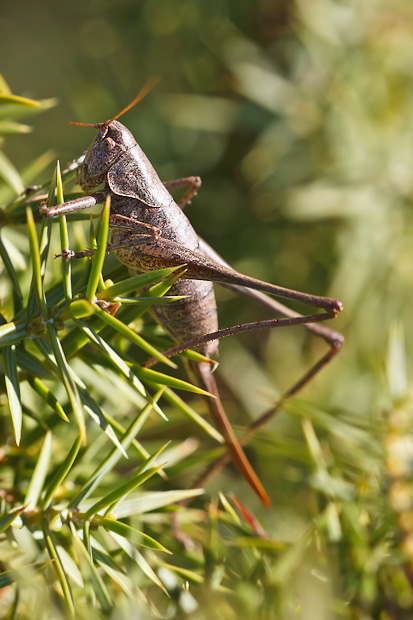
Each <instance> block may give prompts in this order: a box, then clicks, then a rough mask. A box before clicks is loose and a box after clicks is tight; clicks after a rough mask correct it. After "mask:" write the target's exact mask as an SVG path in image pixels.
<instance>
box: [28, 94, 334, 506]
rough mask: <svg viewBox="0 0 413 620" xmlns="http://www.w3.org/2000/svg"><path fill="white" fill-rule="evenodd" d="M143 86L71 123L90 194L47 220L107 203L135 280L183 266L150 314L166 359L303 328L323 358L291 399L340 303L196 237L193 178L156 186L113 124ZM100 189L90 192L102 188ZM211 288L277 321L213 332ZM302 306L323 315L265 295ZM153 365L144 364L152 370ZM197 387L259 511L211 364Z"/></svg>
mask: <svg viewBox="0 0 413 620" xmlns="http://www.w3.org/2000/svg"><path fill="white" fill-rule="evenodd" d="M149 88H150V87H149V86H145V87H144V88H143V89H142V91H141V92H140V93H139V95H138V96H137V97H136V98H135V99H134V101H133V102H132V103H131V104H129V106H127V107H126V108H125V109H124V110H122V112H120V113H119V114H117V115H116V116H115V117H114V118H112V119H110V120H108V121H106V122H104V123H96V124H84V123H74V124H76V125H82V126H86V127H93V128H95V129H97V130H98V131H97V135H96V136H95V138H94V140H93V142H92V144H91V145H90V147H89V149H88V151H87V153H86V156H85V158H84V161H83V164H82V165H81V166H80V168H79V169H78V170H77V173H78V174H77V181H78V183H79V185H80V186H81V188H82V189H83V191H84V192H90V191H92V193H90V194H87V195H85V196H83V197H80V198H77V199H75V200H71V201H69V202H65V203H64V204H61V205H57V206H54V207H50V208H48V207H46V206H41V207H40V211H41V213H42V214H43V215H45V216H47V217H54V216H57V215H63V214H66V213H71V212H74V211H78V210H81V209H86V208H88V207H91V206H93V205H95V204H101V203H104V202H105V199H106V197H107V196H108V195H110V197H111V214H110V220H109V223H110V226H111V228H112V229H113V230H112V237H111V244H110V245H109V246H108V250H114V251H115V254H116V256H117V258H118V259H119V260H120V261H121V262H122V263H124V264H125V265H127V266H128V268H129V269H130V271H132V272H135V273H140V272H145V271H149V270H153V269H160V268H164V267H170V266H175V265H183V264H184V265H185V267H186V273H185V274H184V276H183V277H181V278H179V279H178V280H177V281H176V282H175V283H174V285H173V287H172V288H171V290H170V294H171V295H180V296H184V297H183V298H182V299H180V300H178V301H174V302H172V303H170V304H158V305H154V306H153V307H152V310H151V312H152V314H153V316H154V317H155V319H156V320H157V321H158V323H160V324H161V325H162V326H163V327H164V328H165V330H166V331H167V332H168V333H169V334H170V335H171V336H172V338H173V339H174V341H175V342H176V343H177V346H175V347H172V348H171V349H168V350H167V351H166V353H165V354H166V355H173V354H176V353H178V352H181V351H184V350H185V349H187V348H192V347H195V346H198V347H200V350H201V351H202V353H203V354H204V355H205V356H207V357H211V356H214V355H216V354H217V353H218V339H219V338H221V337H224V336H227V335H233V334H236V333H240V332H243V331H251V330H254V329H262V328H265V327H285V326H288V325H304V327H305V328H306V329H308V330H310V331H311V332H313V333H314V334H316V335H317V336H319V337H321V338H323V339H324V340H325V341H326V342H327V344H328V345H329V347H330V349H329V351H328V352H327V353H326V354H325V355H324V356H323V357H322V358H321V359H320V360H319V361H318V362H317V363H316V364H314V366H313V367H312V368H311V369H310V370H309V371H308V372H307V373H306V374H305V375H304V376H303V377H302V378H301V379H300V380H299V381H298V382H297V383H296V384H295V385H294V386H293V387H292V388H291V389H290V390H289V391H288V392H287V393H286V395H285V396H284V399H283V401H284V400H285V398H287V397H289V396H291V395H292V394H295V393H297V392H298V391H299V390H300V389H301V388H302V387H303V386H304V385H305V384H306V383H308V382H309V381H310V379H312V377H314V375H315V374H316V373H318V372H319V371H320V370H321V369H322V368H323V367H324V366H325V365H326V364H327V363H328V362H329V361H330V360H331V359H332V358H333V357H334V356H335V355H336V353H337V352H338V351H339V349H340V346H341V343H342V342H343V337H342V335H341V334H339V333H338V332H335V331H333V330H330V329H328V328H326V327H324V326H321V325H317V324H316V323H318V322H320V321H324V320H326V319H331V318H334V317H335V316H336V315H337V314H338V313H339V312H340V311H341V310H342V304H341V302H340V301H338V300H336V299H330V298H327V297H319V296H316V295H308V294H306V293H301V292H298V291H294V290H290V289H286V288H283V287H279V286H276V285H274V284H269V283H267V282H262V281H260V280H257V279H255V278H251V277H248V276H246V275H244V274H241V273H238V272H236V271H234V270H233V269H231V267H229V265H228V264H227V263H225V261H224V260H223V259H222V258H221V257H220V256H219V255H218V254H217V253H216V252H215V251H214V250H213V249H212V248H211V247H210V246H209V245H208V244H207V243H206V242H205V241H203V240H202V239H201V238H200V237H198V235H197V234H196V232H195V230H194V229H193V227H192V226H191V224H190V222H189V220H188V218H187V217H186V215H185V214H184V212H183V210H182V208H183V206H185V204H186V203H188V202H189V201H190V199H191V198H192V196H193V195H194V194H195V193H196V190H197V188H198V187H199V186H200V179H199V177H189V178H187V179H178V180H177V181H171V182H169V183H162V181H161V180H160V179H159V177H158V175H157V173H156V171H155V169H154V168H153V166H152V165H151V163H150V162H149V160H148V158H147V157H146V155H145V154H144V152H143V151H142V149H141V148H140V147H139V145H138V144H137V142H136V140H135V138H134V137H133V136H132V134H131V132H130V131H129V130H128V129H127V128H126V127H125V126H124V125H123V124H122V123H120V122H119V121H118V120H117V119H118V118H119V117H120V116H121V115H122V114H124V113H125V112H126V111H127V110H129V109H130V108H131V107H132V106H133V105H135V104H136V103H137V102H138V101H139V100H140V99H142V98H143V96H144V95H145V94H146V92H147V91H148V90H149ZM102 183H103V184H104V187H103V189H98V190H97V191H93V190H95V189H96V188H98V186H100V185H101V184H102ZM181 186H189V189H188V190H187V192H186V193H185V195H184V197H183V199H182V200H181V201H180V203H179V204H178V203H176V202H175V201H174V199H173V198H172V196H171V194H170V193H169V191H168V190H169V189H173V188H175V187H181ZM91 254H93V250H89V251H85V252H79V253H73V252H71V251H69V250H68V251H66V254H65V256H66V258H71V257H79V258H80V257H84V256H88V255H91ZM213 282H217V283H220V284H222V285H223V286H225V287H228V288H231V289H233V290H235V291H237V292H240V293H243V294H245V295H247V296H249V297H251V298H253V299H255V300H256V301H258V302H259V303H261V304H264V305H266V306H267V307H269V308H271V310H272V311H274V312H276V313H277V314H278V315H281V317H283V318H279V319H271V320H268V321H260V322H256V323H249V324H245V325H237V326H234V327H231V328H227V329H223V330H219V329H218V319H217V308H216V301H215V294H214V289H213ZM268 293H269V294H271V295H275V296H277V297H282V298H287V299H293V300H297V301H301V302H303V303H306V304H308V305H310V306H313V307H315V308H321V309H322V310H323V312H321V313H318V314H309V315H305V316H302V315H299V314H298V313H296V312H294V311H292V310H291V309H289V308H288V307H286V306H284V305H283V304H281V303H280V302H278V301H276V300H274V299H272V298H271V297H269V296H268V295H267V294H268ZM155 362H156V360H155V361H154V360H149V361H148V363H147V365H148V366H150V365H153V364H154V363H155ZM191 369H192V371H196V372H197V374H198V377H200V379H201V381H202V383H203V385H204V387H205V388H206V389H207V391H208V392H210V393H211V394H213V395H214V396H215V398H209V399H208V406H209V410H210V413H211V415H212V417H213V419H214V423H215V424H216V426H217V428H218V430H219V431H220V432H221V434H222V435H223V437H224V438H225V442H226V445H227V447H228V452H229V456H230V457H231V458H232V460H233V461H234V463H235V465H236V466H237V468H238V469H239V471H240V472H241V473H242V475H243V476H244V477H245V479H246V480H247V481H248V483H249V484H250V485H251V487H252V488H253V489H254V491H255V492H256V493H257V494H258V496H259V497H260V498H261V500H262V501H263V502H264V504H265V505H266V506H269V505H270V499H269V497H268V494H267V492H266V490H265V489H264V487H263V485H262V483H261V482H260V480H259V478H258V476H257V475H256V473H255V472H254V470H253V468H252V467H251V465H250V463H249V461H248V460H247V458H246V456H245V454H244V451H243V449H242V448H241V445H240V443H239V441H238V440H237V438H236V436H235V434H234V431H233V430H232V427H231V425H230V423H229V421H228V418H227V416H226V414H225V412H224V409H223V407H222V404H221V400H220V398H219V394H218V390H217V386H216V382H215V379H214V376H213V374H212V368H211V365H210V364H209V363H207V362H200V363H194V362H191ZM275 410H276V409H274V410H272V412H270V413H269V414H267V416H264V417H262V418H261V420H258V421H257V422H256V423H255V425H254V427H253V428H252V432H253V431H254V430H256V428H258V426H259V425H260V424H263V423H264V422H265V421H266V420H267V419H268V418H269V417H270V416H271V415H273V414H274V412H275Z"/></svg>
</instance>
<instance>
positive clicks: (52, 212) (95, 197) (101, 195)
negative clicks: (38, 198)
mask: <svg viewBox="0 0 413 620" xmlns="http://www.w3.org/2000/svg"><path fill="white" fill-rule="evenodd" d="M106 196H107V192H105V191H99V192H95V193H94V194H90V195H89V196H81V197H80V198H76V199H75V200H69V201H68V202H64V203H63V204H61V205H56V206H55V207H48V206H46V203H43V204H41V205H40V207H39V211H40V213H41V214H42V215H44V216H45V217H55V216H56V215H66V214H67V213H74V212H76V211H82V210H83V209H89V207H94V206H95V205H98V204H103V203H104V202H105V200H106Z"/></svg>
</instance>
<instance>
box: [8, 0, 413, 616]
mask: <svg viewBox="0 0 413 620" xmlns="http://www.w3.org/2000/svg"><path fill="white" fill-rule="evenodd" d="M0 39H1V47H2V66H1V71H2V73H3V75H4V77H5V79H6V80H7V81H8V83H9V84H10V86H11V88H12V89H13V92H14V93H16V94H21V95H26V96H31V97H36V98H48V97H57V98H58V105H57V106H56V107H55V108H53V109H52V110H50V111H49V112H47V113H45V114H43V115H40V116H38V117H36V118H34V120H33V122H31V124H32V126H33V128H34V133H33V135H32V136H31V137H30V138H29V139H28V138H27V137H25V136H16V137H12V138H10V139H8V141H7V144H6V147H5V152H6V154H7V155H8V157H9V158H10V159H11V160H12V161H13V163H14V164H15V165H16V167H18V168H20V167H21V166H24V165H25V164H27V163H28V162H30V161H31V160H32V159H33V158H34V157H35V156H39V155H40V154H42V153H44V152H46V151H50V150H52V151H53V157H55V158H59V159H60V161H61V163H62V165H64V164H65V163H67V162H68V161H70V160H72V159H73V158H75V157H77V156H79V155H80V154H81V152H82V151H83V150H84V149H85V148H86V147H87V146H88V144H89V143H90V141H91V139H92V135H93V131H92V130H89V129H81V128H76V127H70V126H68V125H67V121H69V120H74V121H83V122H100V121H104V120H106V119H108V118H110V117H111V116H113V115H114V114H116V113H117V112H118V111H119V110H121V109H122V108H123V107H124V106H125V105H126V104H127V103H128V102H129V101H130V100H131V99H133V97H134V96H135V95H136V93H137V92H138V91H139V90H140V88H141V87H142V85H143V84H144V82H145V81H146V80H147V79H148V77H150V76H153V75H156V76H159V78H160V83H159V85H158V86H157V87H156V89H155V90H153V91H152V92H151V93H150V95H149V96H148V97H147V98H146V99H145V100H144V101H143V102H142V103H140V104H139V105H138V107H136V108H135V109H133V110H132V111H130V112H129V113H128V114H127V115H126V116H125V117H124V119H123V122H124V123H125V124H126V125H127V126H128V127H129V128H130V129H131V131H132V133H133V134H134V135H135V137H136V138H137V140H138V142H139V143H140V145H141V146H142V148H143V149H144V151H145V153H146V154H147V156H148V157H149V159H150V160H151V161H152V163H153V164H154V166H155V168H156V169H157V171H158V172H159V174H160V176H161V178H162V179H163V180H168V179H173V178H177V177H182V176H187V175H192V174H197V175H200V176H201V177H202V179H203V185H202V188H201V190H200V192H199V195H198V197H197V198H196V199H195V200H194V201H193V203H192V205H190V206H189V207H187V213H188V216H189V217H190V219H191V221H192V222H193V224H194V226H195V228H196V229H197V231H198V232H199V234H201V235H202V236H203V237H204V238H205V239H206V240H207V241H208V242H209V243H210V244H211V245H212V246H213V247H214V248H215V249H216V250H217V251H218V252H220V253H221V254H222V255H223V256H224V257H225V259H226V260H228V262H230V263H231V264H232V265H233V266H234V267H235V268H236V269H238V270H239V271H242V272H244V273H248V274H249V275H253V276H255V277H258V278H260V279H263V280H267V281H270V282H274V283H277V284H280V285H283V286H286V287H289V288H297V289H299V290H302V291H306V292H311V293H314V294H319V295H329V296H333V297H336V298H339V299H341V300H342V301H343V303H344V309H345V310H344V312H343V314H342V315H341V316H340V317H339V318H338V319H337V320H336V321H334V323H332V324H331V326H332V327H333V328H335V329H338V330H340V331H342V332H343V333H344V335H345V337H346V342H345V346H344V348H343V351H342V353H341V355H340V356H339V358H338V359H336V360H335V361H334V362H333V364H331V365H330V367H329V368H327V369H325V370H324V372H323V373H322V375H320V376H319V377H318V378H317V379H316V380H315V381H314V382H313V384H312V385H311V386H309V387H308V388H306V390H305V392H303V393H302V394H301V395H300V398H301V399H303V400H305V401H308V402H311V403H314V404H316V405H317V406H318V407H319V408H320V411H328V414H329V415H330V416H331V417H330V418H329V420H330V422H329V424H330V427H329V432H330V433H331V436H330V437H329V441H330V444H329V449H331V450H332V452H333V453H335V456H336V458H337V459H338V461H339V462H340V463H341V465H343V463H346V464H348V462H350V463H351V459H352V458H353V457H354V458H356V456H355V453H354V452H353V450H354V445H357V446H358V449H359V450H360V453H359V454H358V456H359V457H360V458H362V456H361V455H362V453H363V451H364V450H368V448H367V447H366V445H365V444H363V442H362V441H361V440H360V442H359V444H357V441H358V437H359V436H358V430H357V428H358V426H359V425H360V426H364V425H368V426H369V428H370V427H371V428H372V429H374V428H375V427H376V426H377V427H379V426H380V425H381V423H382V421H383V416H384V415H385V413H386V411H388V410H389V409H390V408H391V407H392V406H393V404H394V403H395V402H399V399H400V398H401V397H407V396H408V394H409V387H408V383H409V379H408V378H409V376H411V370H412V368H411V359H409V357H408V356H407V355H405V352H406V351H410V350H411V348H412V345H413V329H412V321H411V317H410V314H411V306H412V302H413V294H412V290H413V286H412V284H413V270H412V259H413V251H412V241H411V238H412V232H413V230H412V228H413V221H412V219H413V218H412V192H413V174H412V166H413V141H412V140H413V138H412V126H413V116H412V109H413V83H412V67H413V5H412V3H411V2H410V1H408V0H392V1H391V0H387V1H386V0H381V1H379V0H358V1H355V0H353V1H350V0H347V1H346V0H341V1H339V0H336V1H334V0H312V1H311V2H309V1H308V0H295V1H291V2H285V1H281V0H257V1H252V0H232V1H231V0H226V1H225V0H220V1H219V2H209V1H206V0H198V1H195V0H148V1H136V0H135V1H132V0H125V1H119V0H111V1H110V2H109V1H107V0H106V1H105V0H104V1H99V2H97V1H91V2H80V1H79V0H72V2H70V3H57V2H51V1H50V2H47V1H45V0H43V1H41V2H36V3H33V2H29V1H26V2H24V1H21V2H16V3H14V4H10V5H9V6H8V7H7V11H4V10H3V11H2V15H1V16H0ZM51 159H52V158H51ZM49 176H50V174H49ZM47 177H48V175H47V174H46V175H45V177H44V178H47ZM42 180H44V179H42V178H39V182H40V181H42ZM219 297H220V300H221V303H220V317H221V318H220V324H221V325H222V326H225V325H231V324H234V323H236V322H241V321H244V320H256V319H257V318H264V317H268V312H266V311H264V310H262V309H260V308H258V307H255V306H254V305H253V304H252V303H251V302H248V301H246V300H244V299H238V298H236V297H233V296H230V295H229V293H226V292H223V293H220V294H219ZM300 309H301V310H302V309H303V308H300ZM324 346H325V345H324V344H323V343H320V342H318V341H316V340H315V339H314V337H312V336H308V335H306V333H305V331H304V330H303V329H302V328H298V327H296V328H289V329H286V330H283V332H282V333H281V331H279V332H278V331H277V330H274V332H273V333H260V334H254V335H253V336H252V337H248V336H245V337H242V338H239V339H235V338H232V339H230V340H228V341H224V342H222V343H221V347H220V349H221V355H220V361H221V364H220V368H219V371H218V372H219V376H220V378H221V389H222V393H223V397H224V405H225V407H226V409H227V410H228V412H229V414H230V415H232V416H234V417H233V419H235V420H238V421H239V422H240V423H242V424H245V423H246V420H247V417H246V414H248V416H250V417H251V418H254V417H257V416H258V415H259V414H260V413H262V412H263V411H265V410H266V409H268V408H269V407H271V406H272V405H273V404H274V402H275V399H276V395H277V394H279V393H281V392H282V391H284V390H285V389H286V388H287V387H289V386H290V385H291V384H292V383H293V382H294V381H295V380H296V379H297V378H298V376H299V375H300V373H302V372H304V370H305V369H307V368H308V367H309V365H310V364H311V361H312V360H315V359H316V358H317V356H320V355H321V354H322V352H323V351H324V350H325V349H324ZM240 377H241V379H240ZM240 411H241V413H240ZM294 412H295V410H294V405H291V409H290V413H292V414H293V415H291V416H286V415H285V414H282V415H280V416H279V417H278V418H277V419H276V420H275V421H274V422H273V423H272V424H271V426H270V427H269V429H268V430H267V431H265V432H264V433H263V434H261V435H260V437H261V439H260V438H258V439H257V443H256V446H257V447H258V449H260V450H262V455H263V463H264V464H263V465H262V466H261V469H262V470H266V473H263V476H264V479H265V480H267V484H270V485H271V484H272V485H273V486H274V487H275V488H274V494H275V496H276V498H277V502H278V504H277V510H276V511H274V512H273V513H264V514H263V515H262V520H263V523H264V524H265V527H267V529H268V530H269V531H270V532H271V534H272V535H276V536H285V537H286V538H288V537H289V535H293V536H294V535H295V533H296V532H297V528H295V521H294V519H304V520H306V519H309V518H310V519H311V517H312V514H313V512H314V510H315V509H314V506H313V505H311V504H307V503H306V501H307V500H308V497H307V498H306V497H305V496H304V495H302V496H301V495H300V494H297V495H295V494H294V493H295V492H296V489H297V488H299V484H298V485H297V483H299V481H300V480H301V476H304V474H302V472H301V470H300V467H301V466H298V465H297V463H296V462H295V461H294V459H293V458H292V459H288V458H287V457H288V454H287V455H286V454H285V449H283V447H282V437H283V436H284V435H289V436H290V437H291V438H293V437H297V441H300V442H302V437H301V435H302V431H301V428H300V425H299V423H298V422H297V418H296V417H295V416H294ZM237 415H238V416H239V417H238V418H237ZM320 415H321V414H320ZM325 415H327V414H325ZM334 416H335V418H334ZM320 419H321V418H320ZM333 419H337V427H334V425H333V423H332V422H331V420H333ZM344 422H345V424H344ZM321 426H322V425H321ZM327 426H328V425H327ZM380 428H381V427H380ZM351 429H353V431H352V430H351ZM352 432H353V434H351V433H352ZM322 433H323V431H321V434H322ZM346 433H349V434H348V435H347V434H346ZM280 438H281V439H280ZM298 438H299V439H298ZM260 442H261V443H260ZM352 442H354V443H352ZM377 450H378V448H377ZM335 451H336V452H335ZM350 453H351V456H350ZM375 454H376V455H377V452H376V453H375ZM375 464H376V465H377V464H378V465H380V461H375ZM349 467H350V470H351V469H352V467H353V465H349ZM221 475H230V474H228V473H226V474H221ZM274 480H275V481H276V482H271V481H274ZM233 484H236V485H237V488H236V490H237V491H238V490H239V486H238V484H240V486H241V485H242V483H238V482H234V483H233ZM286 515H288V517H289V519H286V518H285V517H286ZM298 529H300V528H298ZM291 533H292V534H291ZM308 617H312V616H308ZM314 617H315V616H314Z"/></svg>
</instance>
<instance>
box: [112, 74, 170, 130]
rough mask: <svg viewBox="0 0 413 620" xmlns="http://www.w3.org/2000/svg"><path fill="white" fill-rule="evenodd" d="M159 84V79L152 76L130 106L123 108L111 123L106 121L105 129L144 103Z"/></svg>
mask: <svg viewBox="0 0 413 620" xmlns="http://www.w3.org/2000/svg"><path fill="white" fill-rule="evenodd" d="M158 82H159V78H158V77H155V76H153V75H152V76H151V77H150V78H149V80H148V81H147V82H146V84H145V85H144V86H143V88H142V89H141V91H140V92H139V93H138V94H137V95H136V97H135V99H134V100H133V101H131V102H130V104H129V105H127V106H126V108H123V110H122V111H121V112H119V113H118V114H116V116H114V117H113V118H111V119H110V121H106V123H104V125H103V127H106V126H107V125H109V123H111V122H112V121H116V119H118V118H119V117H120V116H122V115H123V114H125V112H128V111H129V110H130V109H131V108H133V106H135V105H136V104H137V103H139V101H142V99H143V98H144V97H146V95H147V94H148V93H150V91H151V90H152V89H153V88H155V86H156V85H157V83H158Z"/></svg>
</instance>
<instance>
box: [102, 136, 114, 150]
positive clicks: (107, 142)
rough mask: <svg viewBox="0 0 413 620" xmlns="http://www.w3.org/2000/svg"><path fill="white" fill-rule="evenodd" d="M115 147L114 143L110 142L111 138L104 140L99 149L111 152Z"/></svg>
mask: <svg viewBox="0 0 413 620" xmlns="http://www.w3.org/2000/svg"><path fill="white" fill-rule="evenodd" d="M115 145H116V142H115V141H114V140H112V138H105V140H103V142H101V144H100V148H101V150H102V151H111V150H112V149H113V148H114V146H115Z"/></svg>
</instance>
